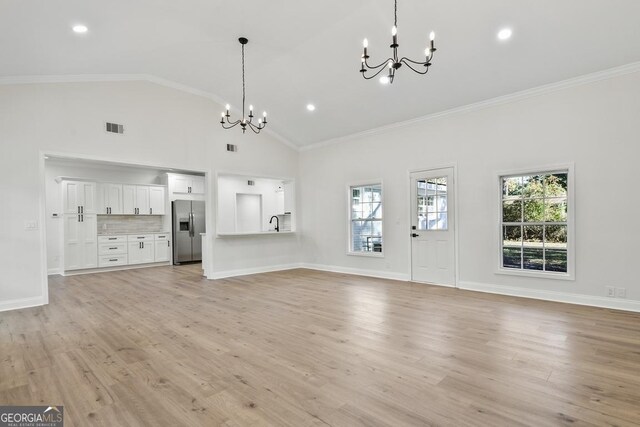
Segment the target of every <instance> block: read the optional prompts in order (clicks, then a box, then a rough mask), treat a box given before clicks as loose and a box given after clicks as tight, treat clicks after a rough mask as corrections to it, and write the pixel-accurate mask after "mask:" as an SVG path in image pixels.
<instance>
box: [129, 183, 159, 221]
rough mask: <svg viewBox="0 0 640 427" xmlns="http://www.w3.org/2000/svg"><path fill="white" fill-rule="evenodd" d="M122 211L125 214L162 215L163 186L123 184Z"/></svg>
mask: <svg viewBox="0 0 640 427" xmlns="http://www.w3.org/2000/svg"><path fill="white" fill-rule="evenodd" d="M152 197H153V199H152ZM152 203H153V205H152ZM122 211H123V213H124V214H125V215H152V214H153V215H164V214H165V190H164V187H157V186H149V185H128V184H125V185H123V186H122Z"/></svg>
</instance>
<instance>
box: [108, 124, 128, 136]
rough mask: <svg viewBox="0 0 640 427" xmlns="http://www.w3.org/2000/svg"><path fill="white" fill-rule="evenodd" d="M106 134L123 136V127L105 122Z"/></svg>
mask: <svg viewBox="0 0 640 427" xmlns="http://www.w3.org/2000/svg"><path fill="white" fill-rule="evenodd" d="M107 132H111V133H119V134H123V133H124V126H122V125H119V124H117V123H109V122H107Z"/></svg>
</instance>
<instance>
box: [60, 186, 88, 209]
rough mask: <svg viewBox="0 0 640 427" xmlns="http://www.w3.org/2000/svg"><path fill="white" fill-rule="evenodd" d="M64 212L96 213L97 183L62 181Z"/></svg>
mask: <svg viewBox="0 0 640 427" xmlns="http://www.w3.org/2000/svg"><path fill="white" fill-rule="evenodd" d="M62 198H63V205H64V213H71V214H78V213H87V214H91V213H96V183H95V182H87V181H62Z"/></svg>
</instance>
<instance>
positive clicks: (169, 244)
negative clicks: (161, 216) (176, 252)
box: [167, 240, 171, 248]
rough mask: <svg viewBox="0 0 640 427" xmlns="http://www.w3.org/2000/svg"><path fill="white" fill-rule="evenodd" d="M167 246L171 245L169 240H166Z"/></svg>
mask: <svg viewBox="0 0 640 427" xmlns="http://www.w3.org/2000/svg"><path fill="white" fill-rule="evenodd" d="M167 247H168V248H169V247H171V242H169V241H168V240H167Z"/></svg>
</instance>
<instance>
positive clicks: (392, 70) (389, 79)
mask: <svg viewBox="0 0 640 427" xmlns="http://www.w3.org/2000/svg"><path fill="white" fill-rule="evenodd" d="M391 36H392V37H393V39H392V40H393V41H392V43H391V45H390V46H389V47H390V48H391V49H393V56H392V57H391V58H388V59H386V60H385V61H384V62H382V63H381V64H379V65H376V66H373V67H372V66H371V65H369V63H368V61H367V59H369V55H368V54H367V47H368V46H369V42H368V41H367V39H364V42H363V43H362V45H363V46H364V52H363V54H362V59H361V61H362V66H361V68H360V72H361V73H362V77H364V78H365V79H367V80H369V79H372V78H374V77H376V76H377V75H378V74H380V73H381V72H382V71H384V69H385V67H388V69H389V75H387V76H382V77H381V78H380V82H382V83H393V79H394V77H395V75H396V70H397V69H399V68H400V67H402V65H403V64H404V65H406V66H407V67H409V68H410V69H412V70H413V71H415V72H416V73H418V74H427V73H428V72H429V67H430V66H431V60H432V59H433V54H434V52H435V51H436V48H435V46H434V43H433V40H434V38H435V33H434V32H433V31H432V32H431V34H430V35H429V39H430V41H429V47H427V48H426V49H425V51H424V54H425V57H426V58H425V60H424V62H419V61H413V60H411V59H409V58H407V57H402V58H400V59H398V46H399V44H398V0H395V7H394V21H393V28H392V29H391ZM414 67H417V68H420V67H421V68H422V69H417V68H414ZM368 71H371V72H373V75H369V76H367V74H366V73H367V72H368Z"/></svg>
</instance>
